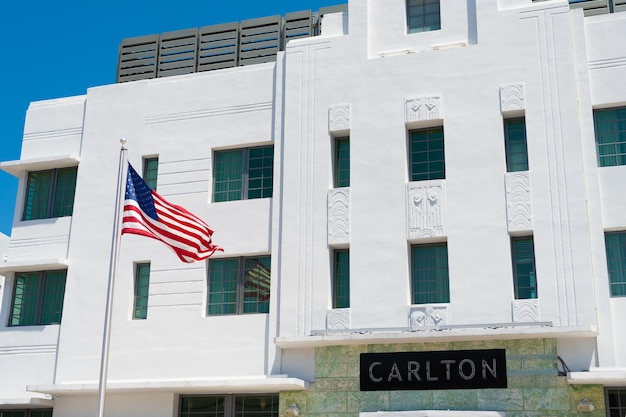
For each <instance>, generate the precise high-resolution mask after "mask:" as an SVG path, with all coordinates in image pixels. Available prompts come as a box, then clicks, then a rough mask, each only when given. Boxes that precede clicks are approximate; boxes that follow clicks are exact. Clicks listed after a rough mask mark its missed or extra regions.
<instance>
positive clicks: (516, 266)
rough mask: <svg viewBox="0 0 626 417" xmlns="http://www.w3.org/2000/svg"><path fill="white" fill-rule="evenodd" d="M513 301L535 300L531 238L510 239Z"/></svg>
mask: <svg viewBox="0 0 626 417" xmlns="http://www.w3.org/2000/svg"><path fill="white" fill-rule="evenodd" d="M511 249H512V253H513V283H514V286H515V299H516V300H524V299H529V298H537V276H536V273H535V248H534V242H533V237H532V236H525V237H514V238H512V239H511Z"/></svg>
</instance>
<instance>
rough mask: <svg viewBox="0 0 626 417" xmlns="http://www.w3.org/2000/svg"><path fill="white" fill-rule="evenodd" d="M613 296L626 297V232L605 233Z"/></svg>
mask: <svg viewBox="0 0 626 417" xmlns="http://www.w3.org/2000/svg"><path fill="white" fill-rule="evenodd" d="M604 241H605V245H606V262H607V267H608V271H609V286H610V289H611V296H612V297H626V232H618V233H607V234H605V235H604Z"/></svg>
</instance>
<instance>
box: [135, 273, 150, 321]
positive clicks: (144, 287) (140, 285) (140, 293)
mask: <svg viewBox="0 0 626 417" xmlns="http://www.w3.org/2000/svg"><path fill="white" fill-rule="evenodd" d="M149 287H150V264H149V263H145V264H137V265H135V308H134V310H133V311H134V312H133V318H134V319H137V320H141V319H145V318H147V317H148V290H149Z"/></svg>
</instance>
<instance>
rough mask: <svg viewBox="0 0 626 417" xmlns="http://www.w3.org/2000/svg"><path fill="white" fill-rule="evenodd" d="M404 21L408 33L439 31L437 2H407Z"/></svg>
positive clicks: (415, 0)
mask: <svg viewBox="0 0 626 417" xmlns="http://www.w3.org/2000/svg"><path fill="white" fill-rule="evenodd" d="M406 21H407V27H408V31H409V33H416V32H428V31H430V30H439V29H441V15H440V13H439V0H407V3H406Z"/></svg>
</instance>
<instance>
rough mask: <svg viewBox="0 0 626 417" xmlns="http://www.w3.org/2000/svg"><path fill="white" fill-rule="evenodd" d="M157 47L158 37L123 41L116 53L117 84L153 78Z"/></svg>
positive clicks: (150, 36) (154, 75) (142, 37)
mask: <svg viewBox="0 0 626 417" xmlns="http://www.w3.org/2000/svg"><path fill="white" fill-rule="evenodd" d="M158 46H159V36H158V35H148V36H140V37H137V38H130V39H124V40H123V41H122V44H121V45H120V47H119V53H118V63H117V82H118V83H120V82H126V81H135V80H145V79H149V78H155V77H156V74H157V54H158V51H157V50H158Z"/></svg>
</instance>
